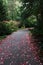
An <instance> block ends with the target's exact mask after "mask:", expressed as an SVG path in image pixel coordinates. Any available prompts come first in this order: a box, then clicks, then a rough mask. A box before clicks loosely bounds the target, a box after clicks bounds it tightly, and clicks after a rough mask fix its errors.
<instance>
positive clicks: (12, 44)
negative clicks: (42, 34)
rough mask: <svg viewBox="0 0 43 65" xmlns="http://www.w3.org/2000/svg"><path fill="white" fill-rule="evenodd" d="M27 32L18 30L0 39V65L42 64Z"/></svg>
mask: <svg viewBox="0 0 43 65" xmlns="http://www.w3.org/2000/svg"><path fill="white" fill-rule="evenodd" d="M28 33H29V31H28V30H27V29H25V30H19V31H17V32H14V33H12V34H11V35H10V36H8V37H7V38H5V39H4V40H2V41H0V65H42V63H41V62H40V59H39V56H38V53H37V50H38V48H37V47H36V45H34V44H32V43H31V37H30V35H28Z"/></svg>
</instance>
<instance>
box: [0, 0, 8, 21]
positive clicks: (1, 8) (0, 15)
mask: <svg viewBox="0 0 43 65" xmlns="http://www.w3.org/2000/svg"><path fill="white" fill-rule="evenodd" d="M6 18H7V17H6V7H5V5H4V4H3V0H0V21H3V20H6Z"/></svg>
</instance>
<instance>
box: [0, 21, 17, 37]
mask: <svg viewBox="0 0 43 65" xmlns="http://www.w3.org/2000/svg"><path fill="white" fill-rule="evenodd" d="M17 29H18V28H17V26H16V25H15V24H14V22H0V36H1V35H8V34H11V33H12V32H13V31H16V30H17Z"/></svg>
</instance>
